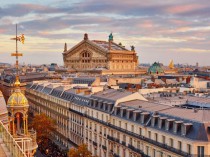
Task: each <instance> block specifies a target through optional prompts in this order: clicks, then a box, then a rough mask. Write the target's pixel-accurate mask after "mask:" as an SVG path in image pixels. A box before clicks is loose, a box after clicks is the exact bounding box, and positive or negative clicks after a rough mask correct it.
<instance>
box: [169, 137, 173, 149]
mask: <svg viewBox="0 0 210 157" xmlns="http://www.w3.org/2000/svg"><path fill="white" fill-rule="evenodd" d="M169 142H170V143H169V144H170V146H171V147H173V146H174V140H173V139H172V138H170V139H169Z"/></svg>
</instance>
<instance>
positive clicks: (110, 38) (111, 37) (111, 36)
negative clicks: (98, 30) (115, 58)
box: [109, 33, 113, 41]
mask: <svg viewBox="0 0 210 157" xmlns="http://www.w3.org/2000/svg"><path fill="white" fill-rule="evenodd" d="M109 41H113V35H112V33H111V34H110V35H109Z"/></svg>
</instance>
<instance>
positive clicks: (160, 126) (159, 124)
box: [158, 119, 162, 129]
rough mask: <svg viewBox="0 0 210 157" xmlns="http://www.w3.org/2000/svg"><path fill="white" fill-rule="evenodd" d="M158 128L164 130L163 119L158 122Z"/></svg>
mask: <svg viewBox="0 0 210 157" xmlns="http://www.w3.org/2000/svg"><path fill="white" fill-rule="evenodd" d="M158 127H159V128H160V129H161V128H162V119H159V120H158Z"/></svg>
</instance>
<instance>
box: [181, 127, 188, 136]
mask: <svg viewBox="0 0 210 157" xmlns="http://www.w3.org/2000/svg"><path fill="white" fill-rule="evenodd" d="M186 129H187V128H186V126H185V125H184V124H182V135H183V136H185V135H186V132H187V130H186Z"/></svg>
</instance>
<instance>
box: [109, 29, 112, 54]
mask: <svg viewBox="0 0 210 157" xmlns="http://www.w3.org/2000/svg"><path fill="white" fill-rule="evenodd" d="M112 42H113V35H112V33H111V34H110V35H109V50H111V45H112Z"/></svg>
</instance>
